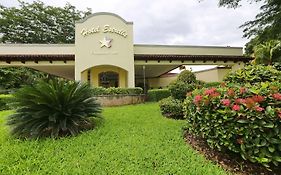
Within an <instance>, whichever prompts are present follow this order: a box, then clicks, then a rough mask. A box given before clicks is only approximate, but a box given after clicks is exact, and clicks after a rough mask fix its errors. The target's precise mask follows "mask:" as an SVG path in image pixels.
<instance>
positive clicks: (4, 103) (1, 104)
mask: <svg viewBox="0 0 281 175" xmlns="http://www.w3.org/2000/svg"><path fill="white" fill-rule="evenodd" d="M11 102H12V95H4V94H1V95H0V111H2V110H9V109H12V107H11V105H10V103H11Z"/></svg>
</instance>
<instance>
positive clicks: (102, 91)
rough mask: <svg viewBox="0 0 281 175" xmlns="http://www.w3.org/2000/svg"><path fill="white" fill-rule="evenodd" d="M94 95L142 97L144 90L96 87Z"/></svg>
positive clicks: (137, 88) (138, 88)
mask: <svg viewBox="0 0 281 175" xmlns="http://www.w3.org/2000/svg"><path fill="white" fill-rule="evenodd" d="M93 91H94V92H93V93H94V95H95V96H99V95H140V94H142V93H143V90H142V88H140V87H135V88H120V87H110V88H104V87H94V88H93Z"/></svg>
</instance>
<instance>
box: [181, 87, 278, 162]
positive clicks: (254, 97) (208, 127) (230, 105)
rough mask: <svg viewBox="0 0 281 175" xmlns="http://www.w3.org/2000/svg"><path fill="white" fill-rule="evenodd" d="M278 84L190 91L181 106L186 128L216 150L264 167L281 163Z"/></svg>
mask: <svg viewBox="0 0 281 175" xmlns="http://www.w3.org/2000/svg"><path fill="white" fill-rule="evenodd" d="M280 91H281V83H280V82H273V83H270V82H266V83H257V84H255V85H251V84H247V85H245V86H225V87H220V88H211V89H201V90H196V91H193V92H192V94H191V95H190V96H188V97H187V99H186V100H185V103H184V112H185V114H186V118H187V124H188V127H187V129H188V130H189V132H191V133H193V134H197V135H200V136H202V137H203V138H205V139H206V140H207V143H208V144H209V145H210V146H211V147H213V148H217V149H219V150H222V151H224V150H229V151H233V152H236V153H238V154H240V155H241V156H242V158H243V159H247V160H250V161H251V162H254V163H259V164H262V165H264V166H266V167H269V166H273V165H275V166H278V165H279V164H280V163H281V93H280Z"/></svg>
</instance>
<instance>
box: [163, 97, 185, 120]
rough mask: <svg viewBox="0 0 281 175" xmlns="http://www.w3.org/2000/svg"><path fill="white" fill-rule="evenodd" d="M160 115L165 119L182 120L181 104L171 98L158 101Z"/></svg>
mask: <svg viewBox="0 0 281 175" xmlns="http://www.w3.org/2000/svg"><path fill="white" fill-rule="evenodd" d="M159 106H160V110H161V113H162V115H164V116H165V117H167V118H173V119H184V114H183V103H182V101H180V100H177V99H174V98H173V97H168V98H164V99H162V100H161V101H159Z"/></svg>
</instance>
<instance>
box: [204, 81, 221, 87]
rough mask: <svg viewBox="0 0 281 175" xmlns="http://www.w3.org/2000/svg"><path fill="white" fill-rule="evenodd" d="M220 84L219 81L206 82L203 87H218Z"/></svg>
mask: <svg viewBox="0 0 281 175" xmlns="http://www.w3.org/2000/svg"><path fill="white" fill-rule="evenodd" d="M220 85H221V82H207V83H205V84H204V85H203V86H204V87H205V88H209V87H219V86H220Z"/></svg>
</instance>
